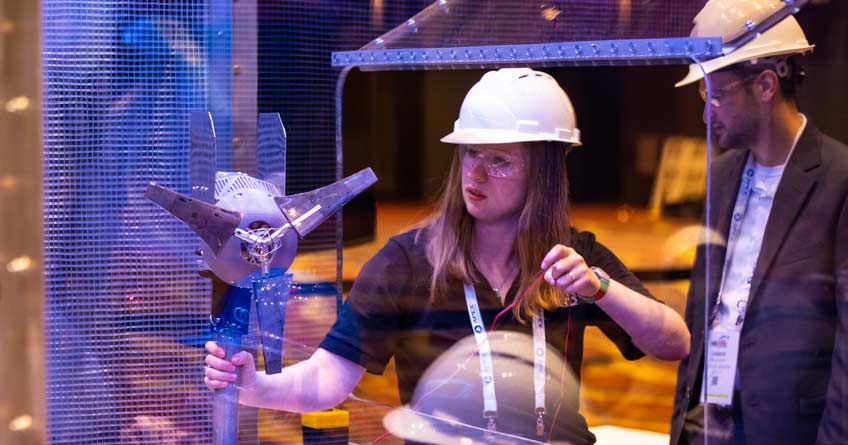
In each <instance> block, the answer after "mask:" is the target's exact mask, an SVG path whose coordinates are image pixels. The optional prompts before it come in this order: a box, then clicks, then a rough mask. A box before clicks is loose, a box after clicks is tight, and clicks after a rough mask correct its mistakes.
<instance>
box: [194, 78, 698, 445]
mask: <svg viewBox="0 0 848 445" xmlns="http://www.w3.org/2000/svg"><path fill="white" fill-rule="evenodd" d="M442 141H443V142H447V143H452V144H457V145H458V149H457V150H456V154H455V156H454V159H453V163H452V165H451V169H450V174H449V176H448V179H447V184H446V188H445V190H444V192H443V195H442V198H441V202H440V209H439V212H438V213H437V214H436V215H434V216H433V217H431V218H430V219H429V220H428V221H425V222H424V223H422V227H421V228H419V229H416V230H413V231H410V232H407V233H404V234H401V235H398V236H396V237H394V238H392V239H391V240H390V241H389V242H388V243H387V244H386V246H384V247H383V248H382V249H381V250H380V252H378V253H377V254H376V255H375V256H374V257H373V258H372V259H371V260H370V261H369V262H368V263H367V264H366V265H365V266H364V267H363V269H362V271H361V272H360V274H359V276H358V277H357V279H356V282H355V283H354V285H353V288H352V289H351V291H350V294H349V297H348V299H347V301H346V302H345V304H344V306H343V308H342V311H341V315H340V316H339V319H338V320H337V321H336V323H335V325H334V326H333V328H332V329H331V330H330V332H329V333H328V334H327V336H326V338H325V339H324V341H323V342H322V343H321V346H320V348H319V349H318V350H317V351H316V352H315V353H314V355H313V356H312V357H311V358H310V359H308V360H306V361H304V362H301V363H299V364H296V365H293V366H290V367H287V368H285V369H283V372H282V373H280V374H276V375H270V376H269V375H265V374H263V373H257V372H256V370H255V369H254V366H253V359H252V357H251V356H250V355H249V354H248V353H246V352H240V353H238V354H235V355H234V356H233V358H232V359H231V360H229V361H227V360H224V359H223V357H224V353H223V350H222V349H221V348H220V347H219V346H218V345H216V344H215V343H213V342H210V343H209V344H207V349H208V351H209V353H210V354H209V355H207V357H206V363H207V365H208V366H207V368H206V380H205V381H206V384H207V386H208V387H209V388H211V389H219V388H224V387H226V386H227V385H228V384H230V383H231V382H233V381H235V378H236V374H235V373H234V371H235V370H236V368H237V367H242V371H241V373H242V374H241V383H240V385H239V402H240V403H242V404H247V405H252V406H260V407H265V408H273V409H280V410H286V411H295V412H308V411H315V410H320V409H326V408H329V407H333V406H335V405H337V404H338V403H339V402H341V401H342V400H344V399H345V398H346V397H347V395H348V394H349V393H350V392H351V390H353V388H354V387H355V386H356V384H357V382H358V381H359V379H360V378H361V377H362V375H363V374H364V372H365V371H369V372H372V373H378V374H379V373H382V372H383V369H384V367H385V365H386V364H387V363H388V361H389V359H391V358H392V357H394V358H395V363H396V366H397V374H398V386H399V391H400V397H401V400H402V402H403V403H409V402H410V399H411V397H412V393H413V390H414V389H415V386H416V383H417V382H418V380H419V379H420V377H421V375H422V373H423V372H424V370H425V369H426V368H427V365H429V364H430V363H432V362H433V361H434V360H435V359H436V358H437V357H439V355H440V354H441V353H443V352H444V351H446V350H447V349H449V348H450V347H451V346H452V345H453V344H455V343H456V342H457V341H459V340H460V339H462V338H465V337H468V336H470V335H474V334H475V333H477V334H478V335H479V334H480V330H481V326H485V327H489V325H490V324H491V323H492V321H493V320H494V319H495V317H496V316H497V314H498V313H499V312H501V311H503V310H504V308H505V307H510V306H512V309H511V310H510V311H509V312H508V313H506V314H504V316H502V317H501V318H500V320H499V323H498V326H497V329H499V330H500V329H505V330H513V331H520V332H524V333H527V334H528V335H535V336H536V337H534V338H539V337H541V338H542V339H543V341H545V342H547V343H548V344H549V345H550V346H552V347H553V348H554V349H555V350H557V351H560V353H565V361H566V365H567V366H568V367H569V368H570V369H571V371H572V372H573V373H574V374H575V375H576V376H578V380H579V375H580V367H581V361H582V348H583V345H582V344H583V331H584V329H585V327H586V326H589V325H594V326H598V327H600V329H601V330H602V331H603V332H604V333H605V334H606V335H607V336H608V337H609V338H610V339H611V340H612V341H613V342H614V343H615V344H616V345H617V347H618V348H619V349H620V351H621V352H622V354H623V355H624V356H625V357H626V358H628V359H635V358H639V357H641V356H642V355H643V353H647V354H650V355H652V356H654V357H657V358H659V359H665V360H677V359H680V358H682V357H685V356H686V355H687V354H688V348H689V332H688V331H687V329H686V326H685V324H684V322H683V320H682V319H681V317H680V316H678V315H677V314H676V313H675V312H674V311H673V310H671V309H669V308H668V307H666V306H665V305H663V304H662V303H660V302H658V301H656V300H655V299H653V298H652V297H651V295H650V293H649V292H648V291H647V290H646V289H645V288H644V287H643V286H642V284H641V283H640V282H639V280H638V279H636V277H635V276H633V274H632V273H630V271H629V270H628V269H627V268H626V267H625V266H624V265H623V264H622V263H621V261H619V260H618V259H617V258H616V257H615V255H613V254H612V253H611V252H610V251H609V250H607V249H606V248H605V247H604V246H602V245H601V244H600V243H598V242H596V241H595V238H594V235H592V234H591V233H588V232H578V231H576V230H574V229H573V228H572V227H571V226H570V224H569V206H568V181H567V177H566V154H567V151H568V149H570V148H571V147H574V146H577V145H579V144H580V134H579V130H578V129H577V128H576V126H575V117H574V111H573V108H572V106H571V103H570V101H569V99H568V97H567V96H566V94H565V92H564V91H563V90H562V89H561V88H560V87H559V85H558V84H557V82H556V81H555V80H554V79H553V78H552V77H550V76H549V75H547V74H545V73H541V72H537V71H533V70H530V69H526V68H514V69H501V70H498V71H492V72H489V73H486V74H485V75H484V76H483V78H482V79H481V80H480V81H479V82H478V83H477V84H476V85H475V86H474V87H472V89H471V90H470V91H469V92H468V94H467V96H466V98H465V100H464V102H463V105H462V109H461V111H460V117H459V120H457V121H456V124H455V127H454V132H452V133H451V134H449V135H448V136H446V137H445V138H443V139H442ZM540 276H541V277H542V278H543V279H542V280H539V279H537V278H538V277H540ZM519 295H523V296H524V298H522V299H521V301H516V298H517V297H518V296H519ZM531 321H532V322H531ZM537 322H539V323H537ZM534 325H536V326H541V328H537V329H533V326H534ZM566 334H567V335H566ZM566 341H567V343H568V344H567V345H566ZM481 363H482V360H481ZM481 369H483V366H482V365H481ZM484 371H485V370H483V371H481V372H484ZM495 371H497V370H495ZM484 377H485V372H484ZM478 384H479V382H478ZM527 388H528V390H527V391H528V397H529V398H531V399H532V397H533V392H534V389H533V388H534V382H527ZM484 392H485V391H484ZM476 394H478V395H479V394H480V392H477V393H476ZM557 402H560V401H549V402H548V403H549V405H548V407H547V408H548V409H544V408H545V407H542V409H540V410H539V409H537V410H538V419H537V422H538V423H540V424H541V425H536V424H530V425H528V428H527V429H526V431H525V430H521V431H512V432H511V433H514V434H519V435H523V436H526V437H528V438H533V439H537V438H536V437H535V436H534V435H535V434H536V433H537V432H538V431H539V430H547V431H550V430H553V439H554V440H567V441H570V442H572V443H575V444H583V443H585V444H590V443H593V442H594V436H592V434H591V433H590V432H589V431H588V428H587V426H586V422H585V420H584V419H583V418H582V417H581V416H580V415H579V414H578V413H577V410H578V395H577V394H576V392H573V391H572V392H570V393H568V394H566V399H565V400H562V401H561V403H562V414H560V415H559V416H558V417H557V418H556V420H554V412H553V411H554V410H553V409H551V405H550V404H556V403H557ZM502 403H503V402H502ZM478 405H479V403H478ZM481 414H482V415H481V416H480V424H479V426H480V427H482V428H487V427H488V428H493V429H494V428H497V424H496V413H494V414H493V413H490V412H487V413H481ZM537 427H539V429H537ZM531 436H532V437H531ZM540 436H541V435H540ZM548 437H550V435H546V437H545V439H547V438H548ZM543 440H544V439H543Z"/></svg>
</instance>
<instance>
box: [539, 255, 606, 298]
mask: <svg viewBox="0 0 848 445" xmlns="http://www.w3.org/2000/svg"><path fill="white" fill-rule="evenodd" d="M542 269H543V270H545V281H547V282H548V284H550V285H551V286H554V287H558V288H560V289H561V290H562V291H563V292H565V293H566V294H578V295H595V293H597V292H598V290H599V289H600V288H601V281H600V280H599V279H598V277H597V276H595V273H594V272H592V270H591V269H589V265H588V264H586V260H584V259H583V257H582V256H580V254H578V253H577V251H575V250H574V249H572V248H570V247H567V246H563V245H562V244H557V245H556V246H554V247H553V248H552V249H551V250H550V251H548V254H547V255H545V258H544V259H543V260H542Z"/></svg>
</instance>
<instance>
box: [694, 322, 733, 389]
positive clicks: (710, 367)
mask: <svg viewBox="0 0 848 445" xmlns="http://www.w3.org/2000/svg"><path fill="white" fill-rule="evenodd" d="M708 340H709V343H708V346H707V363H706V364H707V368H706V375H705V384H704V385H701V386H702V388H703V390H702V391H701V403H704V402H706V403H713V404H716V405H722V406H730V405H731V404H733V387H734V384H735V380H736V360H737V358H738V356H739V331H729V330H720V329H710V333H709V337H708Z"/></svg>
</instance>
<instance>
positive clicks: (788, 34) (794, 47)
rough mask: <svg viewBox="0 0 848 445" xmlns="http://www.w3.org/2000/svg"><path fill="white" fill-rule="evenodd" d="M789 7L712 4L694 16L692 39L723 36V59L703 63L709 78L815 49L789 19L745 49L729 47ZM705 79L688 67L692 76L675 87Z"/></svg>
mask: <svg viewBox="0 0 848 445" xmlns="http://www.w3.org/2000/svg"><path fill="white" fill-rule="evenodd" d="M783 7H788V6H786V3H784V2H783V1H781V0H710V1H708V2H707V4H706V5H704V8H703V9H701V12H699V13H698V15H696V16H695V19H694V20H693V22H694V23H695V27H694V28H692V34H691V36H692V37H714V36H720V37H721V41H722V43H723V45H724V47H723V53H724V55H723V56H721V57H718V58H715V59H711V60H708V61H706V62H703V63H701V66H702V67H703V69H704V71H706V72H707V73H708V74H709V73H712V72H714V71H717V70H720V69H722V68H725V67H728V66H730V65H734V64H737V63H739V62H744V61H751V62H752V63H756V61H757V60H758V59H762V58H766V57H773V56H780V55H786V54H796V53H805V52H807V51H810V50H811V49H813V46H814V45H810V43H809V42H807V37H806V36H804V31H803V30H802V29H801V26H800V25H798V21H797V20H795V17H793V16H791V15H790V16H787V17H786V18H785V19H783V20H781V21H780V22H779V23H777V24H775V25H774V26H772V27H771V28H769V29H768V30H766V31H765V32H763V33H762V34H759V35H757V36H756V37H755V38H754V39H752V40H751V41H749V42H747V43H745V44H744V45H742V46H740V47H738V48H733V47H728V46H727V44H728V43H729V42H733V41H734V40H736V39H737V38H739V37H740V36H742V35H744V34H745V33H746V32H748V28H749V27H751V26H756V25H757V24H759V23H762V22H763V21H764V20H766V19H767V18H768V17H770V16H772V15H774V14H775V13H776V12H778V11H779V10H780V9H782V8H783ZM703 77H704V73H703V72H702V71H701V67H699V66H698V65H697V64H691V65H689V74H688V75H686V77H684V78H683V80H681V81H680V82H677V83H676V84H675V85H674V86H676V87H680V86H683V85H688V84H690V83H692V82H696V81H698V80H700V79H702V78H703Z"/></svg>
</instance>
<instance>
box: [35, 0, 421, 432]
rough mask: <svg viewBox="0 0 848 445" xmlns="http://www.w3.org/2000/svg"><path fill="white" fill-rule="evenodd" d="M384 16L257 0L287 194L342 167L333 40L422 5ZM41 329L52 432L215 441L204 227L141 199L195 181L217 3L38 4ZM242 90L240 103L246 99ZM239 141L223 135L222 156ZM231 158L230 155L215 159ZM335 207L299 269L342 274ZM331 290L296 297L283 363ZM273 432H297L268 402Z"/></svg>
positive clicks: (263, 74) (307, 344) (312, 330)
mask: <svg viewBox="0 0 848 445" xmlns="http://www.w3.org/2000/svg"><path fill="white" fill-rule="evenodd" d="M423 3H424V2H394V3H393V5H391V6H388V5H387V6H386V7H385V8H383V7H382V6H380V18H379V19H375V18H374V16H373V14H372V12H373V11H372V9H371V7H370V6H369V5H364V4H362V2H358V1H345V2H335V1H334V2H329V1H328V2H284V1H273V2H272V1H268V2H265V1H260V2H258V4H257V6H258V9H259V17H260V19H259V20H260V21H259V24H258V29H259V32H260V35H259V38H258V56H259V60H260V65H259V87H258V91H257V94H258V97H259V111H260V112H265V111H267V112H280V113H281V115H282V118H283V123H284V124H285V126H286V129H287V133H288V141H287V149H288V160H287V170H288V172H287V173H288V174H287V181H288V184H287V192H288V193H290V194H292V193H299V192H301V191H306V190H311V189H313V188H316V187H319V186H322V185H325V184H327V183H330V182H332V181H334V180H336V179H337V175H338V173H339V171H340V168H339V165H340V164H339V163H340V158H339V157H338V156H337V154H336V149H335V117H334V99H333V98H334V93H335V85H336V79H337V76H338V71H337V70H334V69H333V68H331V67H330V64H329V60H330V53H331V51H335V50H339V49H354V48H357V47H359V46H361V45H362V44H363V43H364V42H366V41H368V39H370V38H372V37H373V36H374V35H378V34H379V33H382V32H385V31H386V30H387V29H388V27H386V26H385V25H384V23H389V24H395V23H397V22H398V21H400V20H402V19H403V18H405V17H408V16H409V15H412V14H413V13H414V12H415V11H417V10H419V9H420V8H421V7H423V6H424V4H423ZM42 18H43V22H42V26H43V36H44V37H43V43H42V45H43V66H44V82H45V83H44V145H45V148H44V178H45V179H44V196H45V199H44V204H43V205H44V213H45V256H46V258H45V268H46V271H45V281H46V289H45V330H46V338H47V344H46V356H47V363H48V369H47V405H48V419H47V433H48V437H49V441H50V443H134V444H135V443H139V444H140V443H150V444H161V443H180V444H183V443H190V444H195V443H196V444H200V443H209V442H210V440H211V425H210V423H209V418H210V409H209V403H208V401H209V397H208V391H207V390H206V388H205V387H204V386H203V374H202V373H203V361H202V357H203V351H202V349H201V346H202V343H203V341H205V339H206V338H208V336H209V334H208V313H209V302H210V293H211V289H210V285H209V284H208V280H206V279H204V278H201V277H199V276H198V274H197V271H198V264H197V257H196V256H195V250H196V249H197V247H198V240H197V237H196V235H195V234H194V233H192V232H191V231H190V230H188V229H187V228H186V227H184V226H183V224H182V223H180V222H179V221H177V220H176V219H174V218H173V217H171V216H170V215H168V214H167V213H166V212H164V211H162V210H161V209H160V208H158V207H156V206H155V205H154V204H152V203H151V202H149V201H147V200H146V199H145V198H144V197H143V193H144V190H145V188H146V187H147V184H148V183H149V182H150V181H157V182H159V183H161V184H163V185H165V186H167V187H169V188H172V189H175V190H177V191H179V192H181V193H190V183H189V181H190V172H189V170H190V169H189V159H190V131H189V128H190V116H191V113H192V112H196V111H205V110H207V109H208V103H207V100H208V99H207V98H208V95H209V91H208V83H209V82H208V79H207V72H208V71H207V69H208V67H207V65H206V63H207V51H208V37H207V31H208V27H209V2H207V1H203V0H197V1H192V0H177V1H172V2H160V1H142V0H137V1H133V0H124V1H115V0H76V1H62V0H43V1H42ZM233 100H238V98H234V99H233ZM227 149H228V147H224V148H222V147H221V144H220V141H219V146H218V151H219V156H218V157H219V159H227V156H226V153H227V152H226V151H223V152H222V151H221V150H227ZM221 154H223V155H224V156H221ZM337 226H338V224H337V221H336V220H333V219H331V220H330V221H329V222H328V223H327V224H325V226H323V227H322V228H321V229H319V230H317V231H315V232H313V233H312V234H311V235H310V236H309V238H308V239H307V240H305V241H304V242H303V243H302V246H303V247H302V250H305V251H309V250H318V251H319V252H318V253H317V254H315V255H312V257H311V258H310V256H309V255H305V256H304V257H305V259H304V261H303V262H301V264H299V265H298V267H299V268H300V272H302V273H301V275H300V277H301V278H303V277H307V279H311V280H315V279H321V278H324V279H330V280H332V279H333V278H334V277H335V272H336V266H337V262H336V254H335V250H331V251H330V252H327V251H326V250H325V249H327V248H329V247H335V245H336V242H337V239H338V238H337V237H338V229H337ZM335 306H336V297H335V293H327V292H323V293H318V294H309V293H306V294H303V295H298V296H296V297H295V299H294V300H293V301H292V303H291V304H290V307H289V320H288V323H287V326H286V336H287V343H286V344H287V348H288V352H287V358H286V361H287V363H290V362H291V361H293V360H299V359H303V358H305V357H306V356H307V354H309V353H311V350H312V349H314V347H315V345H316V344H317V343H318V341H320V338H321V336H323V333H324V332H326V330H327V329H328V328H329V324H328V323H331V322H332V317H328V316H327V314H334V313H335V310H336V308H335ZM261 418H262V419H263V425H265V424H268V425H270V426H269V427H274V429H272V430H270V431H269V432H266V433H261V434H263V435H270V436H273V437H274V440H275V441H283V442H288V443H291V442H297V441H299V435H300V430H299V419H297V418H296V417H295V416H292V415H289V414H284V413H266V414H263V415H262V416H261Z"/></svg>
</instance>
